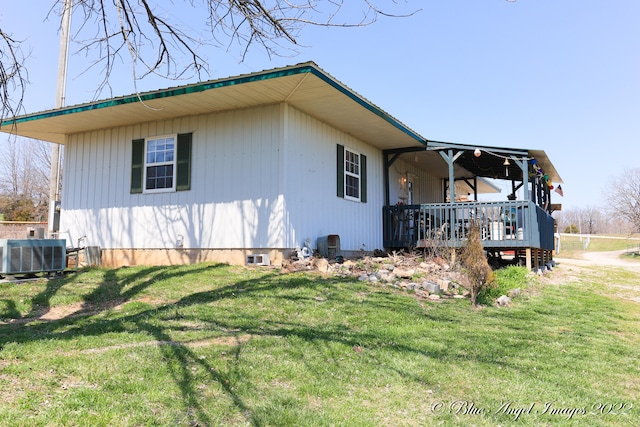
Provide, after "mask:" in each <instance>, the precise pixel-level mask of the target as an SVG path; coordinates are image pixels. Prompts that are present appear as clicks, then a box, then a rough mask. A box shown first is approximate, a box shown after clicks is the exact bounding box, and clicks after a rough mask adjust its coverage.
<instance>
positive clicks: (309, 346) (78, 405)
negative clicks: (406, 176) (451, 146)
mask: <svg viewBox="0 0 640 427" xmlns="http://www.w3.org/2000/svg"><path fill="white" fill-rule="evenodd" d="M609 274H612V273H610V272H603V271H600V270H586V273H583V274H580V275H572V274H571V272H562V271H561V269H555V270H554V271H553V272H551V273H550V274H549V275H548V276H547V277H546V278H544V279H543V280H540V281H532V282H531V283H529V284H528V285H527V286H526V290H525V292H524V293H523V296H521V297H519V298H517V299H516V300H514V304H513V305H512V306H510V307H506V308H496V307H484V308H481V309H473V308H471V307H470V303H469V301H468V300H458V299H444V300H440V301H437V302H436V301H428V300H421V299H418V298H416V297H415V296H414V295H412V294H410V293H406V292H403V291H400V290H396V289H393V288H389V287H385V286H383V285H380V284H373V283H364V282H358V281H356V280H351V279H344V278H335V277H323V276H320V275H316V274H310V273H287V274H285V273H282V272H280V271H277V270H273V269H244V268H240V267H230V266H226V265H218V264H197V265H193V266H176V267H135V268H122V269H118V270H104V269H93V270H90V271H86V272H79V273H76V274H70V275H68V276H66V277H64V278H62V279H58V280H51V281H45V280H41V281H36V282H26V283H21V284H8V283H2V284H0V320H1V321H0V402H2V403H0V425H7V426H89V425H91V426H210V425H211V426H215V425H220V426H229V425H252V426H325V425H326V426H331V425H336V426H381V425H385V426H396V425H397V426H405V425H406V426H412V425H416V426H417V425H453V426H456V425H459V426H468V425H476V426H495V425H503V426H506V425H553V426H563V425H567V426H572V425H576V426H578V425H589V426H631V425H640V399H639V396H640V357H639V356H640V350H639V349H640V332H639V329H638V326H639V324H640V310H639V305H638V303H635V302H632V301H629V300H627V299H622V298H620V297H619V296H615V295H611V294H610V293H609V291H608V290H607V288H605V285H604V283H606V282H607V277H608V275H609ZM575 276H579V277H575ZM638 279H639V277H638V276H637V275H631V274H618V275H617V276H616V280H617V281H618V282H619V283H620V284H622V285H623V284H625V283H628V284H629V285H635V284H637V283H638V281H639V280H638Z"/></svg>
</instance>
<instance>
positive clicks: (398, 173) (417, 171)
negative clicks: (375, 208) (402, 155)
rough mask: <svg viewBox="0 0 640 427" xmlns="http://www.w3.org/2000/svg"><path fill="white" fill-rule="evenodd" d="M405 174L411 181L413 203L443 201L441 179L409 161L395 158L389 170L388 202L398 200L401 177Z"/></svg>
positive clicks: (392, 202) (393, 202)
mask: <svg viewBox="0 0 640 427" xmlns="http://www.w3.org/2000/svg"><path fill="white" fill-rule="evenodd" d="M407 174H409V175H410V176H411V179H412V181H413V203H415V204H421V203H438V202H442V201H443V191H442V180H441V179H440V178H436V177H434V176H433V175H430V174H429V171H427V170H424V169H421V168H420V167H419V165H416V164H415V163H414V162H411V161H404V160H401V159H398V160H396V161H395V162H394V163H393V165H391V169H390V170H389V202H390V203H391V204H395V203H396V202H398V201H400V193H401V189H402V178H403V177H406V176H407Z"/></svg>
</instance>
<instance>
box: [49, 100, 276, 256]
mask: <svg viewBox="0 0 640 427" xmlns="http://www.w3.org/2000/svg"><path fill="white" fill-rule="evenodd" d="M281 114H282V108H281V107H280V106H278V105H273V106H265V107H260V108H254V109H247V110H239V111H230V112H225V113H219V114H210V115H203V116H198V117H187V118H182V119H175V120H171V121H166V122H162V121H160V122H153V123H146V124H142V125H136V126H128V127H122V128H116V129H111V130H102V131H95V132H89V133H85V134H80V135H73V136H72V137H71V138H69V142H68V144H67V147H66V150H67V151H66V156H65V176H64V190H63V201H62V208H63V211H62V215H61V230H63V231H68V233H69V234H67V235H66V237H70V238H71V239H72V240H74V241H75V239H77V238H78V237H80V236H83V235H86V236H87V238H88V244H90V245H100V246H102V247H104V248H147V249H148V248H172V247H175V246H176V244H177V242H178V240H180V239H181V240H182V241H183V242H184V247H185V248H189V247H192V248H283V247H285V246H284V245H285V242H284V238H283V236H284V229H283V226H282V218H284V217H285V216H286V215H285V213H284V212H283V211H282V210H283V209H284V199H283V196H282V189H281V180H280V175H279V171H280V170H281V165H280V162H281V144H280V141H281V135H282V131H281V123H282V116H281ZM187 132H193V146H192V167H191V174H192V175H191V190H190V191H179V192H167V193H158V194H130V179H131V141H132V140H133V139H137V138H145V137H150V136H157V135H164V134H172V133H187Z"/></svg>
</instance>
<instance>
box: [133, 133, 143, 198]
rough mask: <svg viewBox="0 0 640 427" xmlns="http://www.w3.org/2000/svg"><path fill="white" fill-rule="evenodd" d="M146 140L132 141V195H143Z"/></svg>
mask: <svg viewBox="0 0 640 427" xmlns="http://www.w3.org/2000/svg"><path fill="white" fill-rule="evenodd" d="M143 168H144V139H134V140H133V141H131V194H138V193H142V177H143V176H144V173H143V172H144V171H143Z"/></svg>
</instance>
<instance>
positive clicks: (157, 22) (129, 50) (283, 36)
mask: <svg viewBox="0 0 640 427" xmlns="http://www.w3.org/2000/svg"><path fill="white" fill-rule="evenodd" d="M50 1H52V2H53V3H52V7H51V9H50V11H49V14H50V15H52V14H53V15H55V14H56V13H59V11H62V10H63V8H64V3H65V0H50ZM408 1H409V0H403V2H405V3H406V2H408ZM375 2H379V3H387V4H386V6H385V7H387V8H390V9H391V10H387V9H383V8H381V7H379V6H377V5H376V3H375ZM172 3H173V4H171V6H170V7H171V9H173V10H182V9H185V8H191V9H193V10H194V11H195V14H196V16H199V17H201V22H196V23H190V24H189V25H187V24H184V23H183V22H181V21H180V19H179V18H178V17H174V14H173V13H171V11H167V10H166V6H167V2H166V1H162V2H161V1H158V0H75V1H74V6H73V8H74V16H77V15H80V16H81V19H80V22H81V25H80V27H79V28H78V29H77V30H76V31H75V32H74V33H73V34H72V38H73V40H74V41H75V42H77V43H79V45H80V51H81V52H84V53H85V54H86V55H87V56H88V61H89V63H88V67H87V70H89V69H93V68H97V69H99V70H100V73H101V76H102V81H101V83H97V84H96V86H97V90H96V96H97V95H98V94H100V93H101V92H102V91H103V90H105V89H107V90H109V91H110V86H109V78H110V76H111V73H112V72H113V71H114V67H115V66H116V64H119V63H126V64H130V65H131V70H132V73H133V81H134V82H135V81H137V80H138V79H140V78H144V76H146V75H148V74H159V75H161V76H164V77H168V78H173V79H175V78H181V77H185V76H187V75H190V74H195V75H197V76H198V77H201V75H202V74H203V73H204V74H207V70H208V64H207V61H206V59H205V58H203V57H202V56H201V55H200V53H199V52H203V50H202V47H203V46H209V45H215V46H217V47H222V48H231V47H232V46H237V47H239V48H240V49H241V50H242V52H243V53H242V55H241V57H242V58H243V59H244V57H245V55H246V54H247V52H248V51H249V49H250V48H251V47H253V46H259V47H260V48H261V49H263V50H264V51H266V52H267V54H268V55H270V56H272V55H279V54H281V53H284V52H288V51H289V50H290V49H295V47H296V46H297V44H298V38H299V36H300V32H301V30H302V29H303V28H304V27H306V26H335V27H354V26H355V27H357V26H366V25H370V24H373V23H374V22H376V20H377V19H378V18H380V17H381V16H394V17H400V16H409V15H412V14H414V13H416V12H417V10H410V11H409V12H408V13H404V14H403V13H393V12H394V11H397V12H399V11H400V10H401V9H406V8H407V6H404V7H401V5H400V4H399V3H400V2H398V1H397V0H394V1H393V4H392V5H391V6H389V4H388V2H383V0H349V1H347V0H174V1H173V2H172ZM74 22H78V20H77V18H75V19H74ZM192 28H195V29H196V30H193V29H192ZM205 30H206V31H205ZM0 43H1V44H0V72H1V73H2V74H1V80H0V94H1V95H0V96H1V99H0V102H2V107H1V108H2V110H1V111H0V119H1V118H3V117H5V118H6V117H11V116H13V115H15V114H16V113H17V112H18V111H19V110H20V107H21V105H22V99H23V96H24V90H25V87H26V82H27V81H26V70H25V68H24V65H23V64H24V61H23V60H24V58H23V57H22V56H21V49H20V47H21V44H20V41H18V40H16V39H15V38H12V36H11V35H8V34H5V33H3V32H2V31H0ZM91 58H93V59H91ZM12 93H16V94H17V95H16V96H12Z"/></svg>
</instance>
